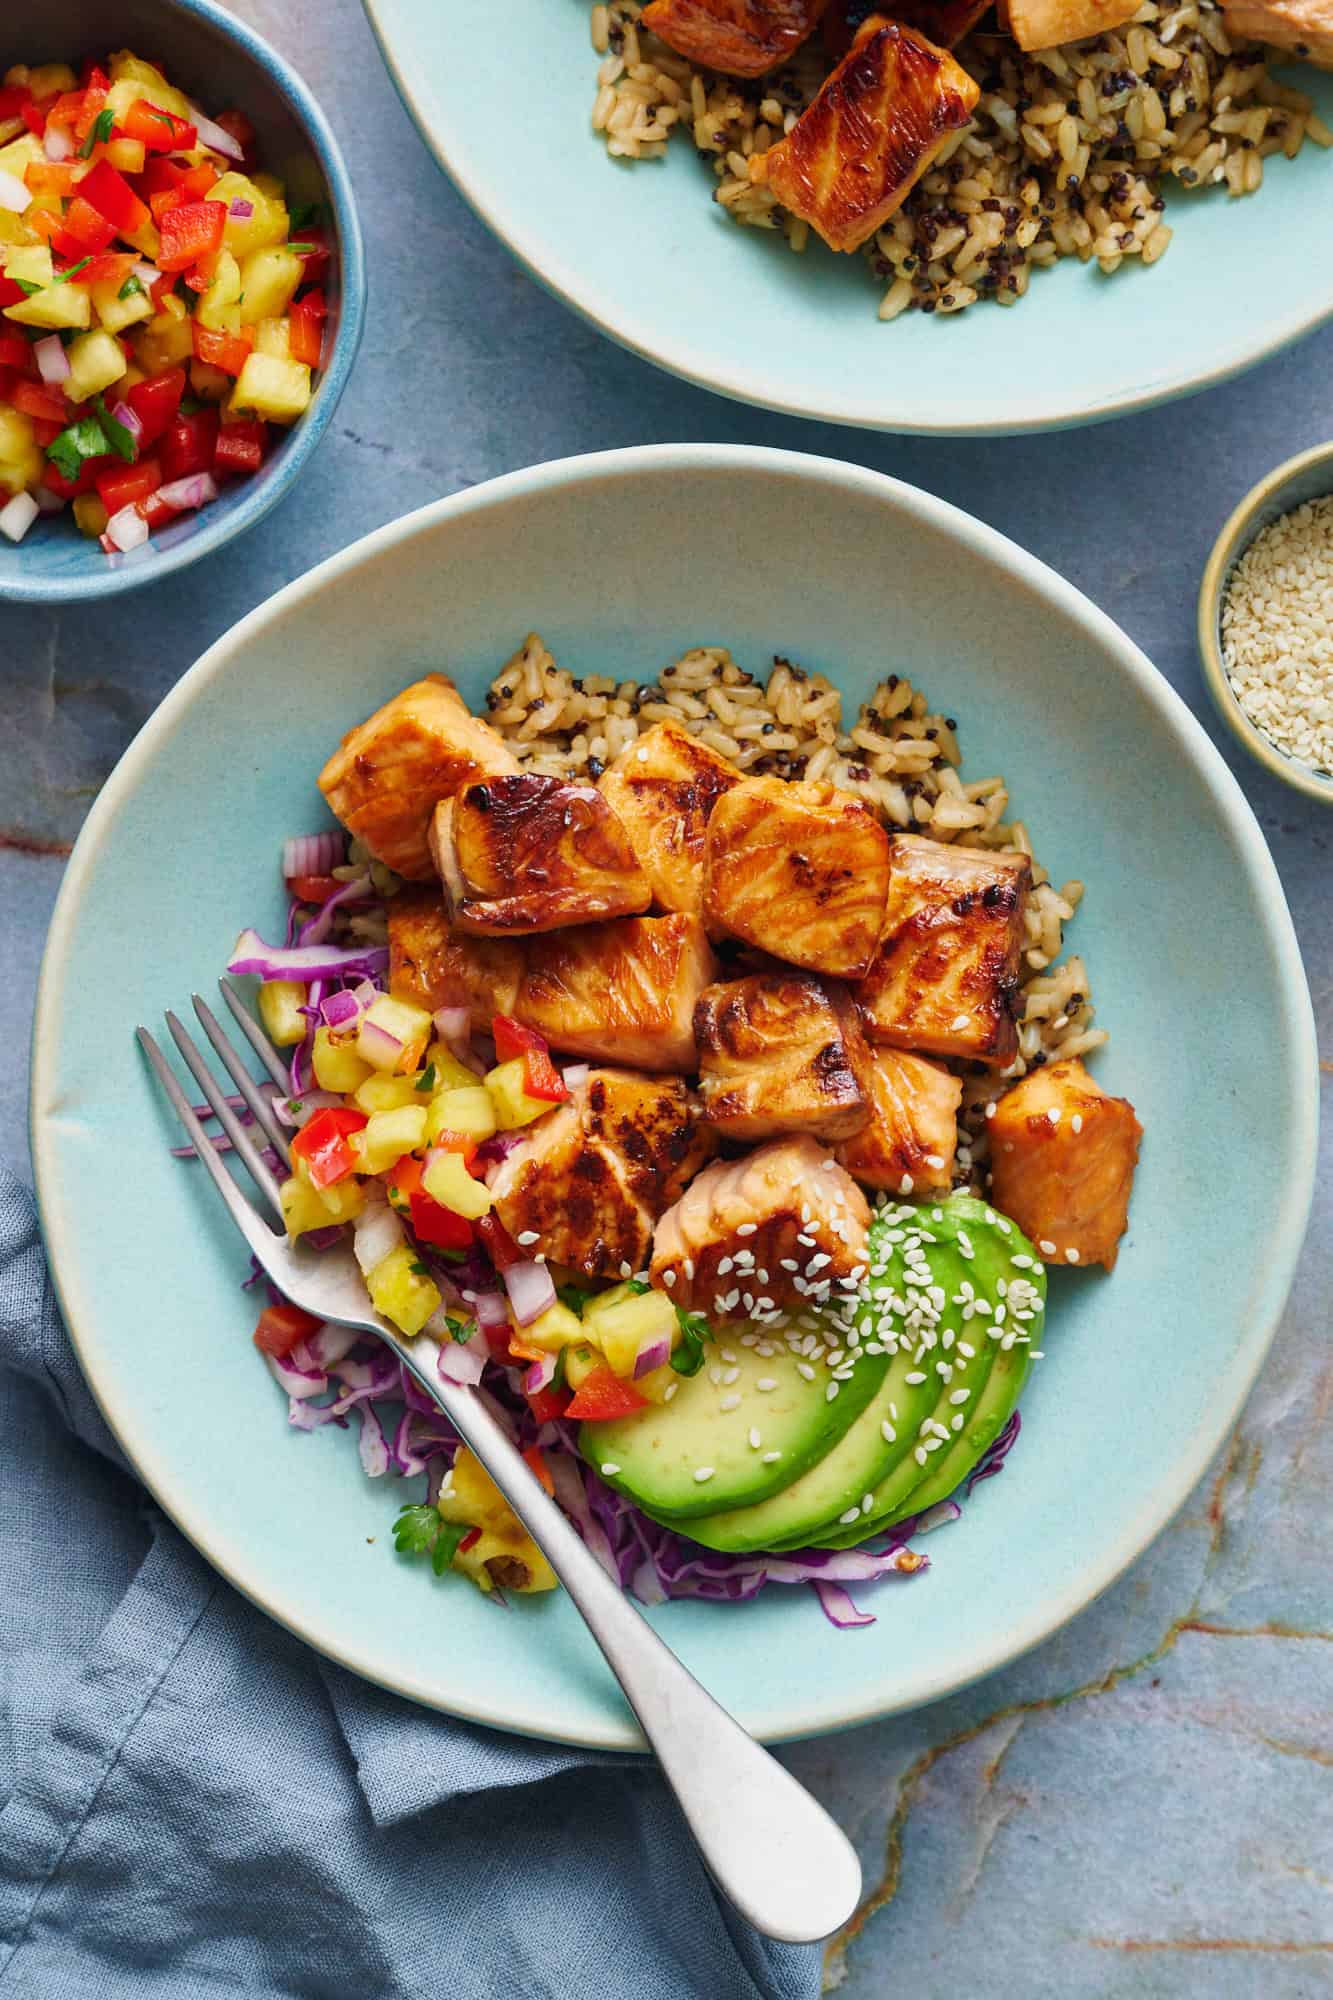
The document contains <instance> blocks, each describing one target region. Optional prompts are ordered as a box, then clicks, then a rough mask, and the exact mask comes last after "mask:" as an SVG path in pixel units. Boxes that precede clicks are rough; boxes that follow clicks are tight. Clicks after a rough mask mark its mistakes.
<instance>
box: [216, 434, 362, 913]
mask: <svg viewBox="0 0 1333 2000" xmlns="http://www.w3.org/2000/svg"><path fill="white" fill-rule="evenodd" d="M227 429H228V430H239V429H240V426H239V424H228V426H227ZM223 435H225V433H220V434H219V437H218V443H219V444H221V442H222V437H223ZM346 886H347V885H346V883H344V882H340V881H339V880H338V878H337V876H336V875H292V876H289V877H288V881H287V887H288V889H289V890H290V892H291V894H292V895H293V896H295V898H296V900H297V902H298V903H327V901H328V900H329V897H330V896H331V895H332V894H333V892H334V890H335V889H343V888H345V887H346Z"/></svg>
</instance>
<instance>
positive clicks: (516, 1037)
mask: <svg viewBox="0 0 1333 2000" xmlns="http://www.w3.org/2000/svg"><path fill="white" fill-rule="evenodd" d="M491 1037H492V1039H493V1040H494V1042H495V1053H496V1056H497V1057H498V1059H499V1060H500V1061H501V1062H512V1061H513V1059H514V1057H515V1056H525V1055H526V1054H527V1053H528V1050H529V1049H549V1048H550V1046H551V1045H550V1043H549V1042H548V1041H547V1040H546V1038H545V1036H544V1035H539V1034H538V1033H537V1030H536V1029H535V1028H525V1027H524V1026H523V1023H522V1022H521V1021H516V1020H515V1019H514V1017H513V1015H512V1014H494V1015H492V1017H491Z"/></svg>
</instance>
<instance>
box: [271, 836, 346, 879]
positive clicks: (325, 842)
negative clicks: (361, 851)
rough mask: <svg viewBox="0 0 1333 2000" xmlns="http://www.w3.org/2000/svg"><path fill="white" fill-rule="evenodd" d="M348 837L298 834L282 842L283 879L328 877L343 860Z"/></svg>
mask: <svg viewBox="0 0 1333 2000" xmlns="http://www.w3.org/2000/svg"><path fill="white" fill-rule="evenodd" d="M346 840H347V836H346V835H345V834H342V833H297V834H293V835H292V838H291V839H290V840H284V841H283V843H282V874H283V880H284V881H287V882H290V881H292V880H293V879H294V878H295V877H296V876H297V875H331V874H332V873H333V870H334V869H335V868H341V866H342V864H343V862H344V860H345V859H346Z"/></svg>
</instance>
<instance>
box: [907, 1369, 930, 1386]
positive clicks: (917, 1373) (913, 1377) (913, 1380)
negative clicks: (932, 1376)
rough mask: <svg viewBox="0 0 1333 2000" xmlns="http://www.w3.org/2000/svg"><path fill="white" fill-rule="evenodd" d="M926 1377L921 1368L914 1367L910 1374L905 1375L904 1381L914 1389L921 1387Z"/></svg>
mask: <svg viewBox="0 0 1333 2000" xmlns="http://www.w3.org/2000/svg"><path fill="white" fill-rule="evenodd" d="M925 1379H926V1378H925V1376H924V1375H923V1374H922V1373H921V1370H920V1369H919V1368H914V1369H913V1370H912V1372H911V1374H910V1375H904V1376H903V1380H904V1382H906V1383H908V1384H909V1385H910V1387H912V1388H913V1389H917V1388H920V1386H921V1384H922V1383H923V1382H924V1381H925Z"/></svg>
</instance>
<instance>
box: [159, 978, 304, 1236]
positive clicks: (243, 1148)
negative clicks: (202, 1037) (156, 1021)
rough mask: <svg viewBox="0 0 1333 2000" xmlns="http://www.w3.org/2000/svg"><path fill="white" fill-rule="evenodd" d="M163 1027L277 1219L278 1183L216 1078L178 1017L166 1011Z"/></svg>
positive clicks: (279, 1206)
mask: <svg viewBox="0 0 1333 2000" xmlns="http://www.w3.org/2000/svg"><path fill="white" fill-rule="evenodd" d="M167 1026H168V1027H169V1028H170V1030H171V1039H172V1041H173V1042H174V1043H175V1044H176V1047H177V1048H178V1049H179V1050H180V1052H181V1055H182V1057H183V1059H184V1061H185V1064H186V1066H187V1068H188V1069H189V1072H190V1074H191V1076H192V1077H193V1078H194V1080H195V1082H196V1083H197V1084H198V1086H199V1088H200V1090H202V1092H203V1093H204V1096H205V1097H206V1098H207V1099H208V1102H209V1104H210V1105H211V1106H212V1109H213V1115H214V1117H215V1118H216V1119H217V1121H218V1123H219V1125H220V1126H221V1127H222V1129H223V1131H224V1132H225V1133H226V1135H227V1137H228V1138H229V1139H230V1140H231V1143H232V1145H233V1146H234V1147H235V1148H236V1151H237V1154H238V1155H239V1157H240V1159H241V1161H242V1163H243V1164H244V1167H245V1170H246V1172H247V1173H248V1174H249V1176H250V1178H251V1180H252V1181H253V1182H254V1184H255V1186H256V1187H257V1188H258V1189H259V1192H260V1193H261V1194H262V1195H263V1197H264V1199H265V1200H266V1201H267V1202H268V1204H269V1206H270V1207H271V1208H272V1210H273V1213H274V1214H275V1215H277V1216H280V1215H281V1214H282V1197H281V1196H280V1195H279V1193H278V1183H277V1181H276V1180H275V1179H274V1177H273V1173H272V1171H271V1169H270V1167H269V1165H268V1162H267V1161H266V1160H265V1158H264V1156H263V1154H262V1153H261V1152H260V1150H259V1148H258V1146H256V1144H255V1142H254V1140H253V1139H252V1138H251V1136H250V1134H249V1133H248V1132H247V1131H246V1129H245V1127H244V1125H242V1123H241V1121H240V1119H239V1118H238V1117H237V1116H236V1113H235V1112H234V1111H233V1110H232V1108H231V1106H230V1104H228V1102H227V1093H226V1092H225V1091H224V1090H223V1089H222V1088H221V1086H220V1085H219V1083H218V1081H217V1078H216V1077H215V1076H214V1075H213V1073H212V1071H211V1070H210V1069H209V1067H208V1064H207V1063H206V1062H205V1061H204V1059H203V1057H202V1056H201V1055H200V1053H199V1050H198V1048H197V1047H196V1046H195V1044H194V1042H192V1041H191V1039H190V1037H189V1035H188V1034H187V1033H186V1031H185V1028H184V1026H183V1025H182V1023H181V1021H180V1020H179V1018H178V1017H177V1016H176V1015H175V1014H173V1013H171V1012H170V1011H168V1013H167Z"/></svg>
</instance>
